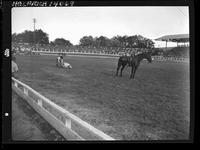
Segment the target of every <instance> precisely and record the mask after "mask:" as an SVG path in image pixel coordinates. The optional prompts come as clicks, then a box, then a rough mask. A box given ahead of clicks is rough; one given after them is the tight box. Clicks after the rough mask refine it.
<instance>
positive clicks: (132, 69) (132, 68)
mask: <svg viewBox="0 0 200 150" xmlns="http://www.w3.org/2000/svg"><path fill="white" fill-rule="evenodd" d="M134 68H135V67H134V66H132V67H131V76H130V79H131V78H132V77H133V71H134Z"/></svg>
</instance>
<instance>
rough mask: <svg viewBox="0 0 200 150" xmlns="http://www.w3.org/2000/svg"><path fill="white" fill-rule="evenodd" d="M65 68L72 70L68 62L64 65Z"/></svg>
mask: <svg viewBox="0 0 200 150" xmlns="http://www.w3.org/2000/svg"><path fill="white" fill-rule="evenodd" d="M62 67H63V68H66V69H72V66H71V65H70V64H69V63H67V62H64V63H63V65H62Z"/></svg>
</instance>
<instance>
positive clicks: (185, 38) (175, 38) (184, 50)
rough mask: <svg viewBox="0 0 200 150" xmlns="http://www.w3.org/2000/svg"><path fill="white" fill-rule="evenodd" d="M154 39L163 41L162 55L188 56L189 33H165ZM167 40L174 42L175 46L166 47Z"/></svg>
mask: <svg viewBox="0 0 200 150" xmlns="http://www.w3.org/2000/svg"><path fill="white" fill-rule="evenodd" d="M155 40H156V41H165V42H166V46H165V48H164V49H163V50H164V52H163V55H164V56H167V57H184V58H185V57H186V58H188V57H189V34H175V35H165V36H162V37H160V38H157V39H155ZM167 42H176V43H177V47H174V48H168V47H167Z"/></svg>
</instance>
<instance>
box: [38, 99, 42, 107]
mask: <svg viewBox="0 0 200 150" xmlns="http://www.w3.org/2000/svg"><path fill="white" fill-rule="evenodd" d="M38 105H39V106H41V107H42V100H41V99H38Z"/></svg>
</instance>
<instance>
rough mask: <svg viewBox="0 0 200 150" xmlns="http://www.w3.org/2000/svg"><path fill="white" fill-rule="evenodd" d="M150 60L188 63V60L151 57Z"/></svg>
mask: <svg viewBox="0 0 200 150" xmlns="http://www.w3.org/2000/svg"><path fill="white" fill-rule="evenodd" d="M152 59H153V60H155V61H172V62H189V58H176V57H163V56H152Z"/></svg>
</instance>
